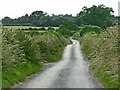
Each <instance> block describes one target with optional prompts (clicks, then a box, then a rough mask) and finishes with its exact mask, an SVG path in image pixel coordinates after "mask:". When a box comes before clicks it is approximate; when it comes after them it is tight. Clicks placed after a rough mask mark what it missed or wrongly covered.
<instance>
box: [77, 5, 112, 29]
mask: <svg viewBox="0 0 120 90" xmlns="http://www.w3.org/2000/svg"><path fill="white" fill-rule="evenodd" d="M82 10H83V11H81V12H80V13H79V14H78V15H77V16H78V17H79V18H80V20H81V22H82V23H83V24H84V25H97V26H100V27H102V28H105V27H107V26H110V25H112V17H113V13H114V11H113V9H112V8H109V7H105V6H104V5H99V6H95V5H93V6H92V7H90V8H87V7H86V6H85V7H83V8H82Z"/></svg>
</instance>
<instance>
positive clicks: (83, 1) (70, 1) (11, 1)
mask: <svg viewBox="0 0 120 90" xmlns="http://www.w3.org/2000/svg"><path fill="white" fill-rule="evenodd" d="M119 1H120V0H1V1H0V19H1V18H3V17H5V16H9V17H11V18H17V17H20V16H22V15H25V14H30V13H32V12H33V11H36V10H42V11H44V12H47V13H48V14H52V13H54V14H55V15H58V14H72V15H74V16H75V15H76V14H77V13H79V12H80V11H81V10H82V7H83V6H87V7H91V6H92V5H100V4H104V5H105V6H107V7H112V8H113V10H114V11H115V13H114V14H115V15H116V16H118V2H119Z"/></svg>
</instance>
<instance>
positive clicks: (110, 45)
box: [74, 26, 119, 88]
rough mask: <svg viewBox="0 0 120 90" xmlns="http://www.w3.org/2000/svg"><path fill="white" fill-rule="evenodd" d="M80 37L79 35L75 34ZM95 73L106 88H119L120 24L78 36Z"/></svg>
mask: <svg viewBox="0 0 120 90" xmlns="http://www.w3.org/2000/svg"><path fill="white" fill-rule="evenodd" d="M74 36H75V38H78V36H79V35H77V34H76V35H74ZM78 39H79V41H80V44H81V47H82V51H83V53H84V54H85V56H86V58H87V59H88V60H89V61H90V67H91V69H92V70H93V72H94V75H95V76H96V77H97V78H98V80H99V81H100V82H101V83H102V84H103V86H104V87H105V88H118V86H119V81H118V59H119V58H118V57H119V56H118V26H115V27H109V28H107V29H106V30H105V32H102V33H100V34H99V35H97V34H96V33H94V34H91V33H87V34H85V35H84V36H82V37H79V38H78Z"/></svg>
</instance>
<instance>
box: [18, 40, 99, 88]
mask: <svg viewBox="0 0 120 90" xmlns="http://www.w3.org/2000/svg"><path fill="white" fill-rule="evenodd" d="M71 41H72V42H73V44H71V45H67V46H66V47H65V49H64V51H63V55H62V58H61V60H60V61H59V62H57V63H50V64H48V65H50V67H48V68H47V69H45V70H44V71H42V72H41V73H40V74H38V75H37V76H36V77H34V78H32V79H30V80H28V81H27V82H25V83H24V84H22V85H20V86H19V88H101V86H100V84H99V83H98V82H97V81H96V79H95V78H94V76H93V75H91V73H90V72H91V71H90V69H89V62H88V61H86V60H85V59H84V56H83V54H82V51H81V47H80V44H79V42H78V41H77V40H73V39H72V38H71Z"/></svg>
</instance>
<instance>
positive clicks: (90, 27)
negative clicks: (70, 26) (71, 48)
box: [80, 25, 103, 36]
mask: <svg viewBox="0 0 120 90" xmlns="http://www.w3.org/2000/svg"><path fill="white" fill-rule="evenodd" d="M102 31H103V29H102V28H101V27H99V26H93V25H85V26H83V28H82V29H81V32H80V36H83V35H84V34H86V33H88V32H91V33H92V32H95V33H97V34H100V32H102Z"/></svg>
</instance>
